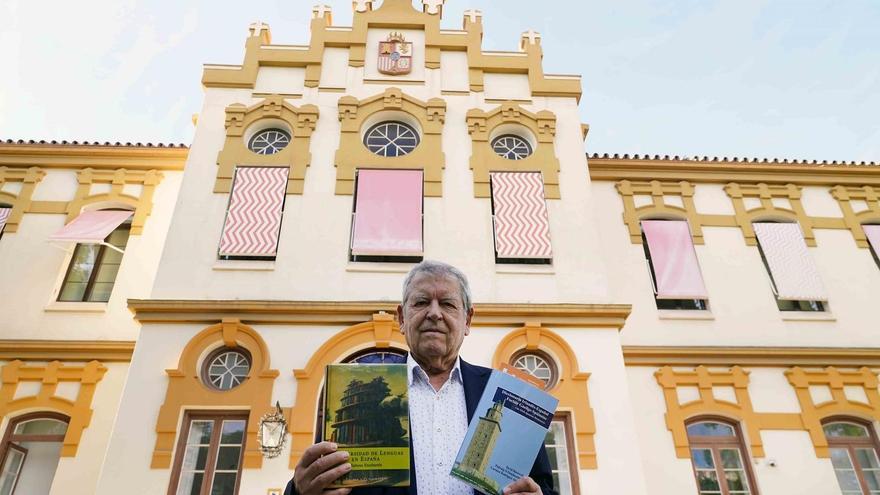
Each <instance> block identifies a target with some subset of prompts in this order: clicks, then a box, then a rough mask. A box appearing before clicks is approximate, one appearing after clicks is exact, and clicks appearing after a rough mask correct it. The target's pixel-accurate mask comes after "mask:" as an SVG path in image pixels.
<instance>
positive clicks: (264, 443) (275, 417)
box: [257, 402, 287, 459]
mask: <svg viewBox="0 0 880 495" xmlns="http://www.w3.org/2000/svg"><path fill="white" fill-rule="evenodd" d="M286 439H287V420H285V419H284V412H283V411H282V410H281V404H279V403H278V402H276V403H275V410H274V411H272V412H270V413H266V414H264V415H263V417H261V418H260V430H259V432H258V433H257V441H259V442H260V450H261V451H262V452H263V457H267V458H269V459H272V458H274V457H278V456H279V455H280V454H281V450H282V449H284V441H285V440H286Z"/></svg>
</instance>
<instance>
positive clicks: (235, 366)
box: [201, 347, 251, 390]
mask: <svg viewBox="0 0 880 495" xmlns="http://www.w3.org/2000/svg"><path fill="white" fill-rule="evenodd" d="M250 371H251V358H250V355H249V354H248V352H247V351H245V350H243V349H240V348H239V349H230V348H228V347H221V348H219V349H217V350H215V351H214V352H212V353H211V354H209V355H208V357H207V358H205V360H204V362H203V363H202V373H201V375H202V381H203V382H204V383H205V385H207V386H209V387H211V388H214V389H217V390H232V389H233V388H235V387H237V386H239V385H241V384H242V383H243V382H244V381H245V379H247V376H248V373H250Z"/></svg>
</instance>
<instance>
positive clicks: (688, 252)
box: [642, 220, 709, 299]
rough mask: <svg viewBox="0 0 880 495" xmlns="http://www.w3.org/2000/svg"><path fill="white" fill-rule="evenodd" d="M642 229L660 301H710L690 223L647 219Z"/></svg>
mask: <svg viewBox="0 0 880 495" xmlns="http://www.w3.org/2000/svg"><path fill="white" fill-rule="evenodd" d="M642 230H643V231H644V232H645V238H646V239H647V240H648V251H649V252H650V253H651V263H652V265H653V266H654V276H655V278H656V279H657V299H708V298H709V296H708V292H707V291H706V286H705V284H704V283H703V275H702V273H700V263H699V261H697V253H696V251H695V250H694V244H693V241H692V239H691V231H690V229H689V228H688V223H687V222H684V221H680V220H679V221H667V220H645V221H643V222H642Z"/></svg>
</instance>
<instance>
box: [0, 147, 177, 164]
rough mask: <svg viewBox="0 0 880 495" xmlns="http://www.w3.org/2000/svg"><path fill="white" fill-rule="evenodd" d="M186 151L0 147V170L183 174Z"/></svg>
mask: <svg viewBox="0 0 880 495" xmlns="http://www.w3.org/2000/svg"><path fill="white" fill-rule="evenodd" d="M188 154H189V149H188V148H158V147H134V146H119V147H115V146H88V145H64V144H58V145H55V144H47V145H33V144H10V143H0V166H7V167H34V166H36V167H40V168H42V169H53V168H54V169H58V168H68V169H71V168H72V169H77V168H93V169H112V170H115V169H118V168H125V169H128V170H183V167H184V165H185V164H186V157H187V155H188Z"/></svg>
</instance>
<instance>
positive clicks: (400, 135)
mask: <svg viewBox="0 0 880 495" xmlns="http://www.w3.org/2000/svg"><path fill="white" fill-rule="evenodd" d="M364 145H365V146H366V147H367V148H368V149H369V150H370V151H372V152H373V153H375V154H377V155H379V156H388V157H394V156H403V155H408V154H410V153H411V152H412V151H413V150H414V149H416V146H418V145H419V133H418V132H416V130H415V129H414V128H413V127H412V126H410V125H409V124H404V123H403V122H397V121H387V122H380V123H378V124H376V125H374V126H373V127H371V128H370V130H368V131H367V133H366V134H365V135H364Z"/></svg>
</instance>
